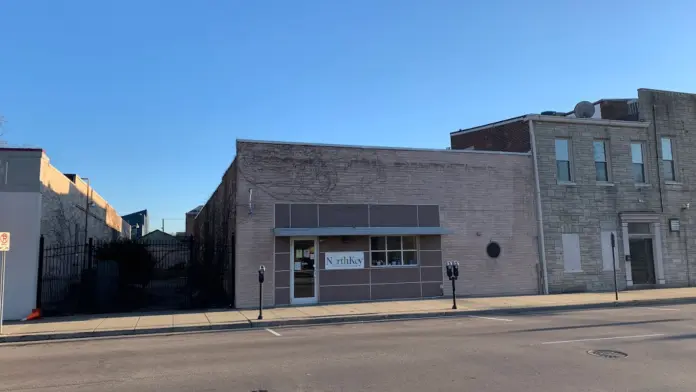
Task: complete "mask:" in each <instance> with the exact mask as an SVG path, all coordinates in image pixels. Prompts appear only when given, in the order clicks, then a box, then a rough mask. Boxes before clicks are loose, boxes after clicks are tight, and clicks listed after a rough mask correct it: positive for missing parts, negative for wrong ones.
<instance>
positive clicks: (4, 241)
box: [0, 232, 10, 335]
mask: <svg viewBox="0 0 696 392" xmlns="http://www.w3.org/2000/svg"><path fill="white" fill-rule="evenodd" d="M9 250H10V233H9V232H0V263H2V264H1V265H0V335H2V320H3V313H4V311H5V261H6V260H5V255H6V254H7V252H8V251H9Z"/></svg>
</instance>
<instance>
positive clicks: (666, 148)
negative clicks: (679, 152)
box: [662, 137, 677, 181]
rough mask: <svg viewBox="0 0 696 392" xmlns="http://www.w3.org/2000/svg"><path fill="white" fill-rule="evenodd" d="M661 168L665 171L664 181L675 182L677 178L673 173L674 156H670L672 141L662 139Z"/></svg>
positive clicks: (666, 138) (665, 138)
mask: <svg viewBox="0 0 696 392" xmlns="http://www.w3.org/2000/svg"><path fill="white" fill-rule="evenodd" d="M662 167H663V170H664V171H665V180H666V181H676V180H677V176H676V173H675V171H674V156H673V155H672V139H670V138H668V137H663V138H662Z"/></svg>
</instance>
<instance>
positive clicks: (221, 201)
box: [193, 141, 540, 308]
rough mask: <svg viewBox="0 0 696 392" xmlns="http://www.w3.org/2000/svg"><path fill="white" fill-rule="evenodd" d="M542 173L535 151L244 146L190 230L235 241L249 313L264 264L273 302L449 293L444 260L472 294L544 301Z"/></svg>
mask: <svg viewBox="0 0 696 392" xmlns="http://www.w3.org/2000/svg"><path fill="white" fill-rule="evenodd" d="M532 167H533V166H532V159H531V155H530V154H529V153H507V152H506V153H500V152H485V151H452V150H425V149H406V148H379V147H360V146H338V145H319V144H303V143H281V142H255V141H238V142H237V155H236V158H235V160H234V161H233V163H232V165H231V166H230V168H229V169H228V170H227V172H226V173H225V175H224V176H223V178H222V182H221V184H220V186H219V187H218V189H217V190H216V191H215V192H214V193H213V196H211V198H210V199H209V200H208V202H207V203H206V204H205V205H204V206H203V208H202V209H201V210H200V212H199V213H198V214H197V217H196V219H195V224H194V228H193V232H194V235H195V236H196V237H197V238H198V240H199V241H200V242H201V243H209V244H213V245H214V246H215V247H216V248H217V246H219V245H221V244H222V245H232V244H234V257H233V258H231V259H233V260H234V263H233V264H234V289H233V291H234V299H235V301H234V303H235V305H236V306H237V307H240V308H246V307H253V306H256V305H257V304H258V299H259V297H258V281H257V271H258V269H259V267H260V266H261V265H264V266H265V267H266V282H265V284H264V287H265V291H264V298H263V300H264V303H265V304H266V305H270V306H282V305H294V304H307V303H317V302H318V303H329V302H344V301H364V300H382V299H396V298H424V297H437V296H441V295H443V294H447V293H451V288H450V285H449V282H447V281H446V277H444V268H443V263H444V262H445V261H448V260H456V261H459V262H460V265H461V267H460V271H461V275H460V280H459V281H458V289H457V290H458V293H461V294H463V295H504V294H535V293H538V292H539V290H540V280H539V278H538V276H539V269H538V266H537V260H538V252H537V250H538V246H537V242H536V236H537V229H536V224H535V221H536V218H535V212H534V211H535V210H534V192H533V191H534V182H533V180H532V179H533V174H532V173H533V170H532ZM491 243H497V244H498V245H499V246H500V247H501V249H502V252H501V253H500V255H494V254H491V255H489V254H488V253H487V248H488V245H489V244H491ZM230 262H232V261H230ZM444 283H447V284H444Z"/></svg>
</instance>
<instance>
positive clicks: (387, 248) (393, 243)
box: [370, 236, 418, 267]
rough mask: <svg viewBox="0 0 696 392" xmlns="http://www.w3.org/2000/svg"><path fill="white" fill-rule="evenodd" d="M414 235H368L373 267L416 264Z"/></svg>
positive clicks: (416, 253)
mask: <svg viewBox="0 0 696 392" xmlns="http://www.w3.org/2000/svg"><path fill="white" fill-rule="evenodd" d="M417 255H418V252H417V249H416V237H414V236H387V237H370V259H371V260H372V261H371V263H372V266H373V267H391V266H403V265H418V258H417Z"/></svg>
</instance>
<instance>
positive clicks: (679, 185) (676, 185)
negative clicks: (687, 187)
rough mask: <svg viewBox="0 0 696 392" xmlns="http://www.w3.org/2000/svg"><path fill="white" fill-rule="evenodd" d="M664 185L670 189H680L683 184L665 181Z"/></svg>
mask: <svg viewBox="0 0 696 392" xmlns="http://www.w3.org/2000/svg"><path fill="white" fill-rule="evenodd" d="M665 185H667V186H671V187H674V188H680V187H682V186H683V185H684V184H682V183H681V182H678V181H665Z"/></svg>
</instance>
